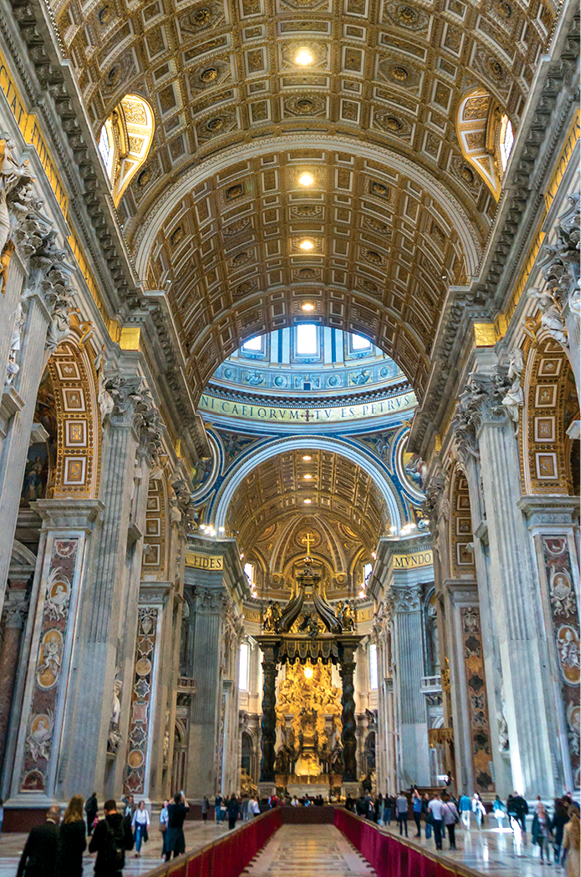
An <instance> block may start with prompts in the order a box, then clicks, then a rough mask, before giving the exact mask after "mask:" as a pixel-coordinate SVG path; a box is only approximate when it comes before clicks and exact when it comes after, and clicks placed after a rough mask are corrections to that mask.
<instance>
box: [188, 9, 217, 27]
mask: <svg viewBox="0 0 581 877" xmlns="http://www.w3.org/2000/svg"><path fill="white" fill-rule="evenodd" d="M211 17H212V13H211V12H210V10H209V9H208V8H207V7H206V6H202V8H201V9H196V10H194V12H192V14H191V15H190V21H191V23H192V24H193V25H197V26H198V27H201V26H202V25H204V24H207V23H208V22H209V21H210V18H211Z"/></svg>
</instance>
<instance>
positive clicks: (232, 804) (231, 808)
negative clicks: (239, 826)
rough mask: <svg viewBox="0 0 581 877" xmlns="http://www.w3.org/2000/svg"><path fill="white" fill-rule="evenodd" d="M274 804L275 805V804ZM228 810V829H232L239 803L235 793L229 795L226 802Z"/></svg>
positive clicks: (238, 811) (238, 810)
mask: <svg viewBox="0 0 581 877" xmlns="http://www.w3.org/2000/svg"><path fill="white" fill-rule="evenodd" d="M275 806H276V805H275ZM227 810H228V829H229V831H232V829H233V828H236V823H237V821H238V814H239V813H240V803H239V801H238V798H237V797H236V795H230V800H229V801H228V804H227Z"/></svg>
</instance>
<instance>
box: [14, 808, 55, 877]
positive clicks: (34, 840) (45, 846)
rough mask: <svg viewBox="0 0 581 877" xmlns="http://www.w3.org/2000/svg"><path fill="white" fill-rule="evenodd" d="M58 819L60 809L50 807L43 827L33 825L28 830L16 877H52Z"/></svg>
mask: <svg viewBox="0 0 581 877" xmlns="http://www.w3.org/2000/svg"><path fill="white" fill-rule="evenodd" d="M60 818H61V811H60V807H51V808H50V810H49V811H48V813H47V814H46V822H45V823H44V825H35V826H34V828H31V829H30V834H29V835H28V839H27V841H26V845H25V847H24V850H23V851H22V855H21V857H20V863H19V865H18V871H17V875H16V877H52V875H53V874H54V868H55V861H56V848H57V840H58V832H59V830H58V823H59V821H60Z"/></svg>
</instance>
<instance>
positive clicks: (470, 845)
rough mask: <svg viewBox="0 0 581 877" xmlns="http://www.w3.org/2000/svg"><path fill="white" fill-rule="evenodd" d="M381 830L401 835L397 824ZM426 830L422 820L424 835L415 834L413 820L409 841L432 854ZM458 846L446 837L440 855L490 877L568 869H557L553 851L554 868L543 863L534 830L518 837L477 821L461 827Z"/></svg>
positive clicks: (516, 876) (560, 872) (536, 874)
mask: <svg viewBox="0 0 581 877" xmlns="http://www.w3.org/2000/svg"><path fill="white" fill-rule="evenodd" d="M392 826H393V823H392ZM381 830H382V831H388V832H390V833H391V834H394V835H395V836H397V837H399V831H398V828H397V826H395V827H387V828H382V829H381ZM424 830H425V825H424V823H422V837H421V838H416V837H414V835H415V833H416V826H415V823H414V822H413V821H411V822H409V823H408V832H409V838H408V840H410V841H412V843H414V844H419V845H420V846H422V847H425V848H426V849H427V850H430V852H431V853H436V846H435V843H434V838H433V836H432V838H431V839H430V840H426V838H425V836H424ZM456 847H457V849H456V850H450V849H449V844H448V841H447V840H444V849H443V851H442V852H441V853H438V854H437V855H439V856H442V857H443V858H444V860H445V859H446V858H450V859H453V860H455V861H456V862H458V861H460V862H462V864H463V865H466V866H468V867H469V868H472V869H473V870H474V871H476V873H477V874H483V875H486V877H541V875H543V874H546V873H549V874H550V873H554V874H557V875H564V874H565V873H566V869H562V868H560V867H557V868H555V866H554V862H553V858H552V851H551V866H550V869H547V866H546V865H541V862H540V858H539V848H538V846H534V845H533V843H532V840H531V836H530V833H528V834H527V837H526V839H525V838H523V836H522V834H521V832H520V831H519V832H518V836H515V835H513V833H512V831H511V830H510V829H509V828H505V829H498V828H483V829H480V830H479V829H478V828H476V825H475V823H474V827H473V828H472V829H471V830H470V831H466V830H464V829H463V828H462V827H461V825H460V826H457V827H456Z"/></svg>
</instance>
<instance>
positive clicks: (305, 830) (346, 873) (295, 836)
mask: <svg viewBox="0 0 581 877" xmlns="http://www.w3.org/2000/svg"><path fill="white" fill-rule="evenodd" d="M242 873H243V875H248V877H266V875H277V877H279V875H280V877H315V875H316V877H374V875H375V871H374V870H373V868H372V867H371V865H368V864H367V862H366V861H365V859H364V858H363V857H362V856H360V855H359V853H358V852H357V850H356V849H355V847H353V846H352V845H351V844H350V843H349V841H348V840H347V839H346V838H345V837H344V836H343V835H342V834H341V832H340V831H339V829H338V828H335V826H334V825H283V827H282V828H281V829H279V831H277V832H276V834H275V835H274V836H273V837H271V839H270V840H269V841H268V843H267V844H266V846H265V847H264V848H263V850H262V852H260V853H259V854H258V855H257V856H256V858H255V860H254V862H252V863H251V865H250V866H249V867H248V868H246V870H245V871H243V872H242Z"/></svg>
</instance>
